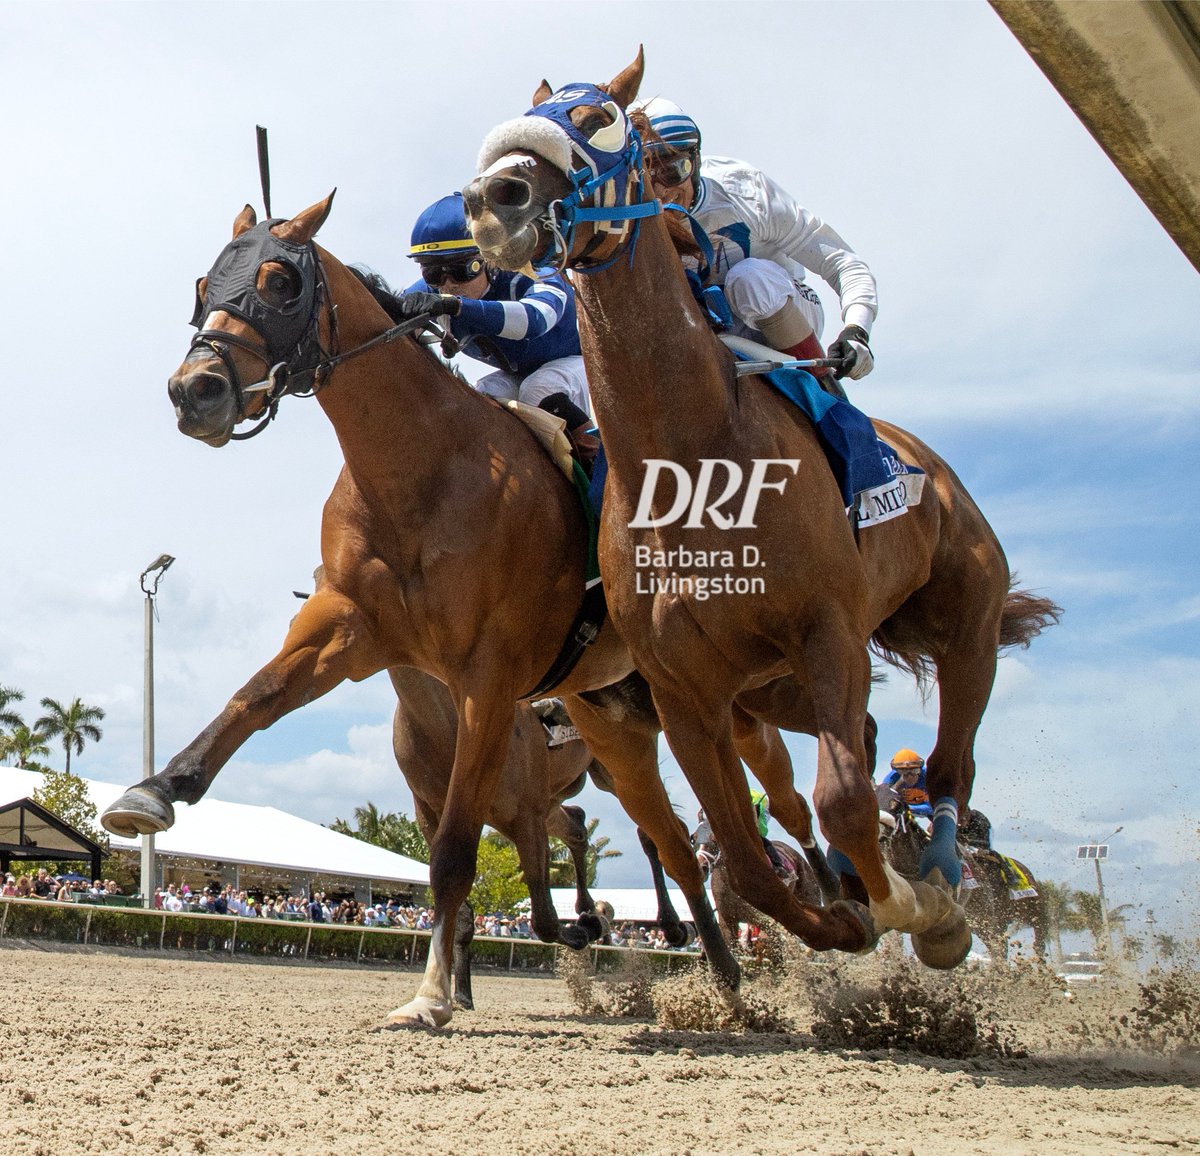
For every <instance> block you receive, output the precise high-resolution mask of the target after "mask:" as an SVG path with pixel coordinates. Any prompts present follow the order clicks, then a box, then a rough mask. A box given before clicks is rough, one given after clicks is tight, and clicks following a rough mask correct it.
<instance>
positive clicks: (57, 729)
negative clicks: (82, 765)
mask: <svg viewBox="0 0 1200 1156" xmlns="http://www.w3.org/2000/svg"><path fill="white" fill-rule="evenodd" d="M42 709H43V710H44V711H46V713H45V714H44V715H42V717H41V718H40V719H38V720H37V722H35V723H34V724H33V726H34V729H35V730H40V731H42V733H43V734H45V736H46V737H47V738H50V739H53V738H61V739H62V745H63V750H64V751H66V752H67V766H66V772H67V774H68V775H69V774H70V773H71V751H72V749H74V751H75V753H76V754H77V755H81V754H83V744H84V742H85V741H88V742H93V743H98V742H99V741H100V740H101V739H102V738H103V737H104V732H103V731H101V729H100V728H99V727H98V726H97V725H96V724H97V723H98V722H99V721H100V720H101V719H102V718H104V711H103V710H102V709H101V708H100V707H98V706H85V705H84V703H83V700H82V699H78V698H77V699H74V700H73V701H72V702H71V705H70V706H63V704H62V703H61V702H58V701H56V700H55V699H52V698H44V699H42Z"/></svg>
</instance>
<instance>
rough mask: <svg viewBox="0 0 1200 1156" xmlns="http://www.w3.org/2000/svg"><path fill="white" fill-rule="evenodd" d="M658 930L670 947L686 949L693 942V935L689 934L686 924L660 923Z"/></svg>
mask: <svg viewBox="0 0 1200 1156" xmlns="http://www.w3.org/2000/svg"><path fill="white" fill-rule="evenodd" d="M658 928H659V930H660V931H661V932H662V933H663V939H665V940H666V941H667V946H668V947H686V946H687V945H688V944H689V943H691V941H692V938H693V933H689V931H688V925H687V924H686V923H660V924H659V925H658Z"/></svg>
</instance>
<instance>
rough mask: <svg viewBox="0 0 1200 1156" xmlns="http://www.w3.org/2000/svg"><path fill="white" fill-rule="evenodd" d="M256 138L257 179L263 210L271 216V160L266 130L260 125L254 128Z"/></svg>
mask: <svg viewBox="0 0 1200 1156" xmlns="http://www.w3.org/2000/svg"><path fill="white" fill-rule="evenodd" d="M254 133H255V136H256V137H257V138H258V177H259V180H260V181H262V195H263V208H264V209H266V211H267V217H268V218H269V217H270V216H271V159H270V157H269V156H268V155H267V130H266V129H265V128H263V126H262V125H261V124H259V125H255V126H254Z"/></svg>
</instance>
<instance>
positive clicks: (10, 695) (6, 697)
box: [0, 686, 25, 730]
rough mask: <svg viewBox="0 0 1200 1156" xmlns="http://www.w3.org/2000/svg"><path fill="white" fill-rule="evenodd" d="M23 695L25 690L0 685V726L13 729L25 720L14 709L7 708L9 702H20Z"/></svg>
mask: <svg viewBox="0 0 1200 1156" xmlns="http://www.w3.org/2000/svg"><path fill="white" fill-rule="evenodd" d="M24 697H25V692H24V691H21V690H17V688H16V687H13V686H0V727H5V728H7V729H8V730H14V729H15V728H16V727H19V726H21V725H22V724H23V723H24V722H25V720H24V719H23V718H22V717H21V716H20V715H19V714H17V712H16V711H15V710H9V709H8V706H9V703H13V702H20V701H21V699H23V698H24Z"/></svg>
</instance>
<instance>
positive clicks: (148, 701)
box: [141, 554, 175, 907]
mask: <svg viewBox="0 0 1200 1156" xmlns="http://www.w3.org/2000/svg"><path fill="white" fill-rule="evenodd" d="M174 561H175V559H174V558H172V557H171V555H170V554H160V555H159V556H158V557H157V558H155V560H154V561H153V562H151V563H150V565H149V566H147V567H146V569H145V570H143V571H142V578H141V585H142V592H143V593H144V594H145V595H146V615H145V619H146V655H145V665H144V690H143V698H142V703H143V706H142V778H143V779H148V778H150V776H151V775H153V774H154V597H155V595H156V594H157V593H158V583H159V581H160V580H161V579H162V576H163V575H164V574H165V573H166V572H167V569H168V568H169V567H170V565H171V563H172V562H174ZM147 582H149V585H147ZM141 892H142V903H143V904H144V905H145V906H146V907H150V906H152V905H153V903H154V836H153V835H143V836H142V878H141Z"/></svg>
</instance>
